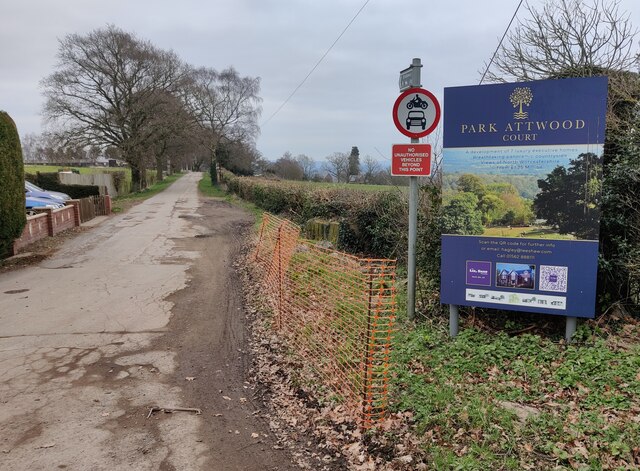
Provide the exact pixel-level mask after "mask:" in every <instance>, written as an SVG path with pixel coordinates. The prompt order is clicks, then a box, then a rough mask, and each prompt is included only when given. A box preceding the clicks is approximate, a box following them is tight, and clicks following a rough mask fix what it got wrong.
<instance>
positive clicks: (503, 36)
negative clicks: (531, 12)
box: [479, 0, 524, 85]
mask: <svg viewBox="0 0 640 471" xmlns="http://www.w3.org/2000/svg"><path fill="white" fill-rule="evenodd" d="M523 1H524V0H520V3H518V6H517V7H516V11H514V12H513V16H512V17H511V21H509V24H508V25H507V29H505V30H504V34H503V35H502V38H500V42H499V43H498V47H496V50H495V51H493V55H492V56H491V60H490V61H489V63H488V64H487V68H486V69H485V70H484V74H482V78H481V79H480V83H479V85H482V82H483V81H484V77H485V75H487V72H489V67H491V64H493V59H495V58H496V54H497V53H498V51H499V50H500V46H502V41H504V38H505V36H506V35H507V32H508V31H509V28H511V23H513V20H515V19H516V15H517V14H518V10H520V5H522V2H523Z"/></svg>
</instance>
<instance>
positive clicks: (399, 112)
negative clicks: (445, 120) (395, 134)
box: [393, 88, 440, 139]
mask: <svg viewBox="0 0 640 471" xmlns="http://www.w3.org/2000/svg"><path fill="white" fill-rule="evenodd" d="M393 122H394V124H395V125H396V128H398V131H400V132H401V133H402V134H404V135H405V136H408V137H412V138H416V139H417V138H419V137H424V136H426V135H428V134H431V133H432V132H433V130H434V129H435V128H436V126H437V125H438V123H439V122H440V103H438V99H437V98H436V97H435V96H434V94H433V93H431V92H430V91H428V90H425V89H424V88H410V89H408V90H405V91H404V92H403V93H402V94H401V95H400V96H399V97H398V98H397V99H396V102H395V103H394V104H393Z"/></svg>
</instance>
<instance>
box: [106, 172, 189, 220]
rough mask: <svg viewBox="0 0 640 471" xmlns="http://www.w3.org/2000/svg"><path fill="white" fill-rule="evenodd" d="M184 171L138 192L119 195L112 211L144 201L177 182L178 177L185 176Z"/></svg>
mask: <svg viewBox="0 0 640 471" xmlns="http://www.w3.org/2000/svg"><path fill="white" fill-rule="evenodd" d="M183 175H184V174H183V173H174V174H172V175H169V176H167V177H165V179H164V180H162V181H160V182H157V183H154V184H153V185H151V186H150V187H148V188H145V189H144V190H142V191H138V192H136V193H129V194H128V195H124V196H119V197H117V198H115V200H114V202H113V206H112V211H113V212H114V213H119V212H122V211H123V210H124V209H126V208H128V207H131V206H132V205H134V204H136V203H139V202H142V201H144V200H146V199H148V198H151V197H152V196H155V195H157V194H158V193H160V192H161V191H164V190H166V189H167V188H168V187H169V186H170V185H171V184H172V183H173V182H175V181H176V180H177V179H178V178H180V177H181V176H183Z"/></svg>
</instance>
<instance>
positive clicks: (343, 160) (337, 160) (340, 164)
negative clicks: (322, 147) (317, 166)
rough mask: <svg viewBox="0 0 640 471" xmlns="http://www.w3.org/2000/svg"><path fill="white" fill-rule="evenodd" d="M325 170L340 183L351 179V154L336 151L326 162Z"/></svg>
mask: <svg viewBox="0 0 640 471" xmlns="http://www.w3.org/2000/svg"><path fill="white" fill-rule="evenodd" d="M324 169H325V171H326V172H327V173H328V174H329V175H331V177H333V178H334V179H335V180H336V181H337V182H338V183H347V182H348V181H349V156H348V155H347V154H345V153H344V152H334V153H333V154H331V155H330V156H329V157H327V161H326V162H325V164H324Z"/></svg>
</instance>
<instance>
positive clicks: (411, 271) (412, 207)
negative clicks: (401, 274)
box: [400, 57, 422, 321]
mask: <svg viewBox="0 0 640 471" xmlns="http://www.w3.org/2000/svg"><path fill="white" fill-rule="evenodd" d="M421 68H422V63H421V60H420V58H418V57H416V58H414V59H413V60H412V61H411V67H410V70H411V75H410V77H411V78H410V79H409V80H410V83H409V87H408V88H413V87H421V86H422V84H421V83H420V82H421V80H420V69H421ZM401 76H402V75H401ZM405 77H406V75H405ZM405 80H406V78H405ZM400 89H401V91H402V89H403V84H402V80H401V83H400ZM419 142H420V139H418V138H415V137H412V138H411V143H412V144H417V143H419ZM417 240H418V177H413V176H412V177H409V239H408V245H409V247H408V254H407V257H408V260H407V317H408V318H409V320H410V321H413V320H414V319H415V318H416V245H417Z"/></svg>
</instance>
